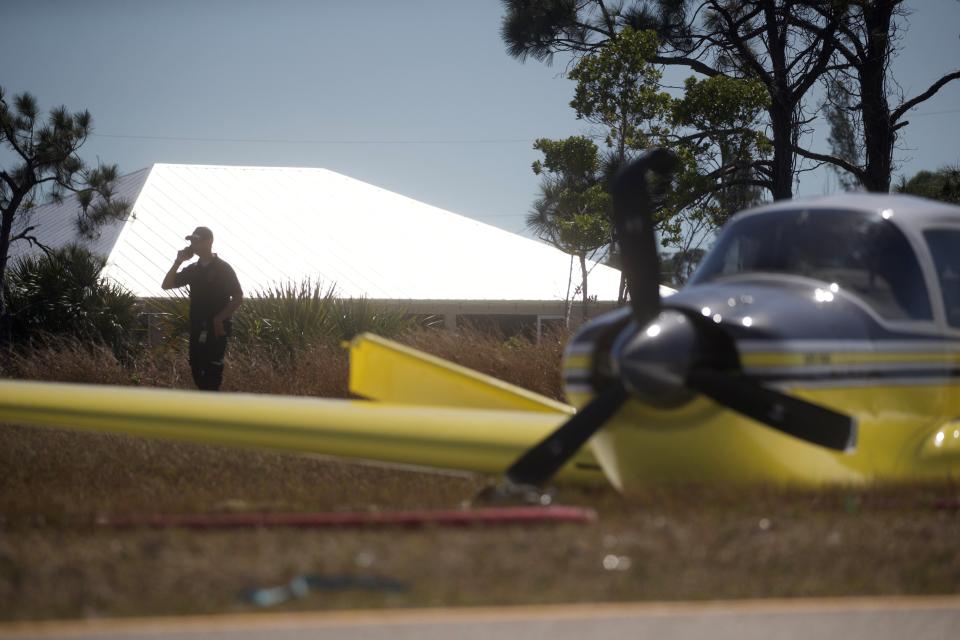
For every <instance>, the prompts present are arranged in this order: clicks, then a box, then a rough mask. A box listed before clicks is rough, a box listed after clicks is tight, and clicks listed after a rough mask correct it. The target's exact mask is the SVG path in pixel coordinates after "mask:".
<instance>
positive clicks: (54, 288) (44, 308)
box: [7, 245, 137, 351]
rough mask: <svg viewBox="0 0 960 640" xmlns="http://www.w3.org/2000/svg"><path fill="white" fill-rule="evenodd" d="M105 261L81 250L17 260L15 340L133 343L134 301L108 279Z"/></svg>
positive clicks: (13, 276)
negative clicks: (52, 337) (46, 337)
mask: <svg viewBox="0 0 960 640" xmlns="http://www.w3.org/2000/svg"><path fill="white" fill-rule="evenodd" d="M105 266H106V259H105V258H103V257H101V256H98V255H95V254H93V253H91V252H90V251H88V250H87V249H85V248H83V247H81V246H79V245H68V246H66V247H63V248H61V249H56V250H54V251H51V252H50V253H48V254H45V255H41V256H28V257H24V258H21V259H19V260H18V261H17V262H16V263H15V264H14V265H13V266H12V267H11V268H10V270H9V271H8V272H7V282H8V284H9V287H10V303H9V308H10V311H11V315H12V319H13V323H12V330H13V337H14V340H15V341H17V342H24V341H29V340H32V339H38V338H41V337H42V336H44V335H57V336H73V337H76V338H79V339H81V340H88V341H91V342H99V343H102V344H106V345H109V346H110V347H112V348H113V349H114V350H115V351H117V350H119V349H121V348H125V347H127V346H129V345H130V344H131V341H130V339H129V338H130V335H131V332H132V330H133V328H134V326H135V323H136V321H137V310H136V297H135V296H134V295H133V294H132V293H130V292H129V291H127V290H126V289H124V288H123V287H121V286H120V285H118V284H116V283H114V282H111V281H110V280H108V279H106V278H104V277H103V276H102V275H101V274H102V272H103V268H104V267H105Z"/></svg>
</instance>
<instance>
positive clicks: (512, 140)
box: [90, 133, 533, 144]
mask: <svg viewBox="0 0 960 640" xmlns="http://www.w3.org/2000/svg"><path fill="white" fill-rule="evenodd" d="M90 135H91V136H93V137H97V138H123V139H133V140H176V141H180V142H241V143H255V144H262V143H278V144H514V143H520V142H523V143H525V144H532V142H533V139H532V138H499V139H498V138H491V139H486V140H484V139H473V140H470V139H461V140H456V139H450V140H439V139H438V140H425V139H421V140H336V139H308V140H292V139H290V138H205V137H190V136H142V135H130V134H119V133H93V134H90Z"/></svg>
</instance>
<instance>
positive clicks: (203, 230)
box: [183, 227, 213, 240]
mask: <svg viewBox="0 0 960 640" xmlns="http://www.w3.org/2000/svg"><path fill="white" fill-rule="evenodd" d="M183 239H184V240H213V231H210V229H208V228H207V227H197V228H196V229H194V230H193V233H191V234H190V235H188V236H185V237H184V238H183Z"/></svg>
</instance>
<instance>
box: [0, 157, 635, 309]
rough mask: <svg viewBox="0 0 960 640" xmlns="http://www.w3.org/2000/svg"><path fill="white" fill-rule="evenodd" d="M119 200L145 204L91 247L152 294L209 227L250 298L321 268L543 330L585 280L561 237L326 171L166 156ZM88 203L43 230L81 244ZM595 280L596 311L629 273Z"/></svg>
mask: <svg viewBox="0 0 960 640" xmlns="http://www.w3.org/2000/svg"><path fill="white" fill-rule="evenodd" d="M116 196H117V197H119V198H123V199H125V200H126V201H127V202H129V203H131V204H132V209H131V213H130V215H129V217H128V218H127V219H126V220H124V221H121V222H116V223H111V224H109V225H107V226H105V227H103V228H101V229H100V230H99V235H98V236H97V237H96V238H94V239H90V240H85V241H84V242H83V243H84V244H85V245H86V246H88V247H89V248H90V249H91V250H93V251H94V252H96V253H99V254H101V255H103V256H105V257H106V258H107V267H106V270H105V273H104V275H106V276H107V277H110V278H112V279H113V280H115V281H116V282H118V283H119V284H121V285H123V286H124V287H126V288H127V289H129V290H130V291H132V292H133V293H134V294H136V295H137V296H139V297H141V298H157V297H166V296H169V295H171V292H166V291H163V290H162V289H161V288H160V282H161V280H162V279H163V276H164V274H165V273H166V272H167V270H168V269H169V268H170V265H171V264H172V262H173V259H174V257H175V256H176V253H177V250H178V249H181V248H182V247H184V246H185V242H184V240H183V236H185V235H187V234H188V233H190V232H191V231H192V230H193V228H194V227H196V226H199V225H203V226H207V227H210V228H211V229H212V230H213V232H214V235H215V241H214V249H215V251H217V252H218V253H220V254H221V255H222V256H223V258H224V259H225V260H227V261H228V262H229V263H230V264H231V265H233V267H234V268H235V269H236V271H237V275H238V277H239V279H240V282H241V285H242V286H243V288H244V291H245V293H246V295H248V296H256V295H257V292H261V291H265V290H267V289H268V288H270V287H271V286H276V285H279V284H283V283H289V282H295V283H299V282H302V281H303V280H304V279H306V278H310V279H311V280H312V281H313V282H318V281H319V282H321V283H323V284H324V285H325V286H335V288H336V291H337V293H338V294H339V295H340V296H342V297H354V298H357V297H366V298H368V299H371V300H375V301H383V302H385V303H389V304H396V305H402V306H403V307H404V308H405V309H407V310H408V311H409V312H410V313H415V314H438V315H442V316H443V317H444V319H445V323H446V324H447V325H448V326H455V325H456V323H457V322H458V321H460V322H462V321H464V320H477V319H482V318H489V319H496V320H497V321H498V322H507V323H509V322H511V321H514V322H516V321H522V322H526V323H530V322H533V323H534V324H536V326H538V327H539V326H540V325H541V324H542V323H543V322H544V321H549V320H550V319H557V318H562V316H563V313H564V309H565V305H564V300H565V299H566V298H567V296H568V289H569V287H570V283H569V279H570V274H571V267H572V269H573V271H572V286H575V285H576V284H577V282H578V280H579V266H578V265H577V264H575V263H571V259H570V256H569V255H568V254H565V253H563V252H561V251H559V250H557V249H555V248H553V247H550V246H548V245H546V244H543V243H541V242H537V241H535V240H531V239H529V238H525V237H523V236H520V235H517V234H514V233H510V232H507V231H504V230H502V229H499V228H497V227H493V226H490V225H487V224H484V223H482V222H478V221H476V220H472V219H470V218H466V217H464V216H460V215H457V214H455V213H452V212H450V211H445V210H443V209H439V208H437V207H433V206H430V205H428V204H424V203H422V202H418V201H416V200H413V199H411V198H407V197H405V196H402V195H399V194H396V193H393V192H390V191H387V190H385V189H381V188H378V187H376V186H373V185H370V184H367V183H364V182H361V181H359V180H355V179H353V178H350V177H347V176H344V175H341V174H338V173H335V172H333V171H328V170H326V169H316V168H289V167H245V166H207V165H178V164H154V165H153V166H151V167H148V168H145V169H141V170H140V171H136V172H134V173H131V174H129V175H126V176H123V177H122V178H120V179H119V181H118V184H117V192H116ZM77 211H78V209H77V204H76V201H75V200H71V199H66V200H64V202H63V203H59V204H56V203H50V204H46V205H42V206H41V207H38V208H37V210H36V211H35V214H34V215H33V218H32V224H36V225H37V229H36V230H35V231H34V233H35V235H36V236H37V238H38V240H39V241H40V242H42V243H43V244H45V245H48V246H52V247H59V246H62V245H64V244H67V243H69V242H71V241H78V239H79V237H78V235H77V231H76V224H75V222H76V216H77ZM22 223H23V221H21V224H22ZM11 250H12V251H11V260H15V259H16V258H17V257H18V256H19V255H23V254H24V253H27V252H30V251H36V249H35V248H32V247H31V246H30V245H29V244H28V243H26V242H23V241H21V242H17V243H15V244H14V245H13V246H12V247H11ZM588 285H589V293H590V295H591V296H595V297H596V303H591V305H590V309H589V311H590V313H591V315H594V314H595V313H596V312H599V311H604V310H608V309H610V308H613V307H614V306H615V305H616V300H617V292H618V288H619V285H620V272H619V271H617V270H615V269H612V268H610V267H607V266H604V265H594V266H593V269H592V271H591V273H590V276H589V279H588ZM569 295H570V296H571V297H573V292H572V290H571V291H570V294H569ZM579 315H580V311H579V309H576V308H575V310H574V316H575V317H578V316H579Z"/></svg>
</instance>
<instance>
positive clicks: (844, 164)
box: [790, 145, 867, 182]
mask: <svg viewBox="0 0 960 640" xmlns="http://www.w3.org/2000/svg"><path fill="white" fill-rule="evenodd" d="M790 148H791V149H792V150H793V152H794V153H796V154H797V155H799V156H803V157H804V158H807V159H809V160H816V161H817V162H826V163H828V164H832V165H835V166H838V167H840V168H841V169H844V170H846V171H849V172H850V173H852V174H853V175H855V176H856V177H857V179H858V180H860V181H861V182H864V181H865V180H866V178H867V174H866V172H865V171H864V170H863V169H862V168H861V167H858V166H857V165H855V164H853V163H851V162H849V161H847V160H844V159H843V158H839V157H837V156H831V155H827V154H825V153H816V152H815V151H810V150H808V149H804V148H803V147H798V146H797V145H792V146H791V147H790Z"/></svg>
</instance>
